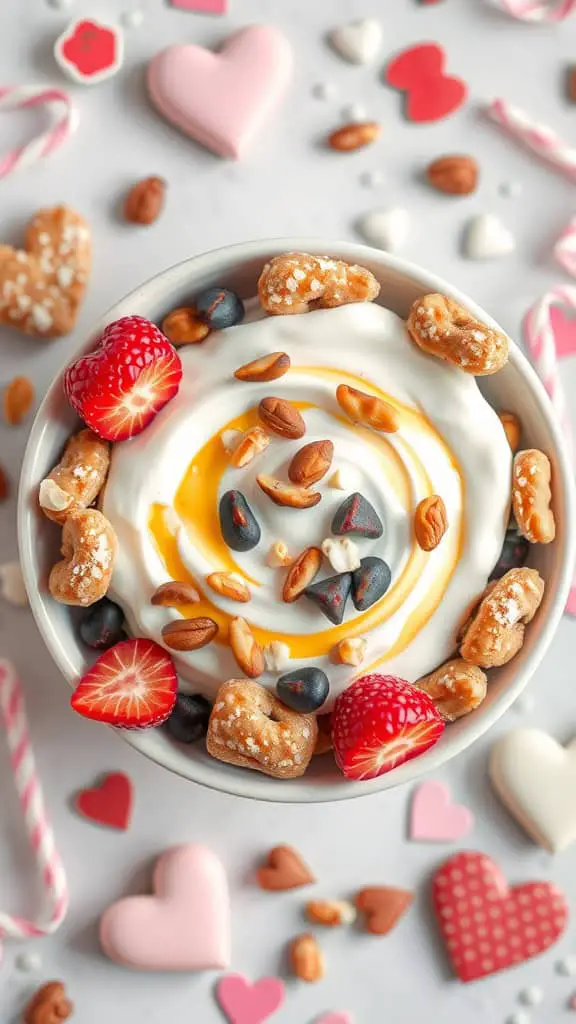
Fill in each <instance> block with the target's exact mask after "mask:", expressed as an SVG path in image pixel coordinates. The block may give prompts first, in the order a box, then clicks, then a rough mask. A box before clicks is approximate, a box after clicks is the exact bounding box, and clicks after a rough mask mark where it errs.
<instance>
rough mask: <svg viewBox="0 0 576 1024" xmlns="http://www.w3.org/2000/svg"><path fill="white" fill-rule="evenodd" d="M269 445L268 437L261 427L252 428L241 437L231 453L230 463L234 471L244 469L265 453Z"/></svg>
mask: <svg viewBox="0 0 576 1024" xmlns="http://www.w3.org/2000/svg"><path fill="white" fill-rule="evenodd" d="M269 444H270V435H269V434H267V433H266V431H265V430H263V429H262V427H252V429H251V430H247V431H246V433H245V434H243V435H242V437H241V438H240V441H239V442H238V444H237V445H236V447H235V448H234V451H233V452H232V458H231V459H230V463H231V465H232V466H234V467H235V468H236V469H244V467H245V466H248V465H250V463H251V462H252V461H253V460H254V459H255V458H256V456H257V455H260V454H261V452H263V451H265V450H266V448H267V447H268V445H269Z"/></svg>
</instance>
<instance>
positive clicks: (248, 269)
mask: <svg viewBox="0 0 576 1024" xmlns="http://www.w3.org/2000/svg"><path fill="white" fill-rule="evenodd" d="M290 250H296V251H308V252H313V253H317V254H324V253H329V254H330V255H331V256H335V257H339V258H341V259H344V260H347V261H349V262H351V263H360V264H362V265H364V266H366V267H369V268H370V270H371V271H372V272H373V273H374V274H375V275H376V277H377V278H378V280H379V281H380V283H381V285H382V292H381V297H380V298H381V302H382V303H383V304H385V305H386V306H388V307H390V308H391V309H393V310H394V311H395V312H396V313H398V314H400V316H402V317H405V316H406V315H407V313H408V310H409V307H410V305H411V304H412V302H413V301H414V299H415V298H417V297H418V296H419V295H422V294H424V293H426V292H444V293H446V294H448V295H451V296H452V297H453V298H454V299H456V300H457V301H458V302H461V303H463V304H464V305H466V306H468V307H469V308H470V309H471V310H472V311H473V312H474V313H475V314H476V315H477V316H478V317H479V318H480V319H482V320H485V321H487V322H488V323H493V321H492V320H491V318H490V317H489V316H487V314H486V313H485V312H484V311H483V310H482V309H480V308H479V307H478V306H476V305H475V303H473V302H472V301H471V300H470V299H469V298H468V297H467V296H466V295H463V294H461V293H459V292H458V291H457V290H456V289H455V288H452V287H451V286H450V285H448V284H447V283H446V282H445V281H442V280H440V279H439V278H437V277H435V276H434V275H432V274H429V273H427V272H426V271H424V270H421V269H420V268H419V267H416V266H413V265H411V264H408V263H405V262H404V261H402V260H399V259H396V258H395V257H392V256H389V255H387V254H386V253H383V252H380V251H377V250H374V249H369V248H367V247H365V246H361V245H353V244H348V243H344V242H331V241H326V242H322V243H321V244H319V243H318V241H312V240H310V239H302V238H287V239H279V240H272V241H257V242H248V243H246V244H243V245H234V246H230V247H227V248H224V249H219V250H216V251H215V252H209V253H206V254H205V255H203V256H197V257H194V258H193V259H190V260H187V261H186V262H185V263H181V264H179V265H178V266H176V267H172V268H171V269H170V270H166V271H165V272H164V273H163V274H160V275H159V276H158V277H155V278H153V280H151V281H149V282H148V283H147V284H144V285H142V287H141V288H138V289H137V290H136V291H135V292H132V294H131V295H129V296H128V297H127V298H125V299H123V300H122V301H121V302H119V303H118V305H116V306H114V308H113V309H111V310H110V311H109V313H108V314H107V315H106V317H105V318H104V320H103V321H102V323H101V324H100V325H98V327H97V328H96V332H95V333H98V332H99V330H100V329H101V328H102V327H103V326H104V324H105V323H109V322H110V321H112V320H116V319H117V318H118V317H121V316H125V315H126V314H129V313H139V314H141V315H143V316H146V317H148V318H149V319H151V320H154V321H156V322H161V321H162V318H163V316H164V315H165V314H166V313H167V312H168V311H169V310H170V309H174V308H175V307H176V306H181V305H185V304H186V303H187V302H189V301H190V299H191V297H192V296H194V294H195V293H196V292H198V291H199V290H200V289H201V288H205V287H206V286H207V285H224V286H228V287H230V288H233V289H234V290H235V291H237V292H239V293H240V295H242V296H243V297H247V296H250V295H253V294H254V293H255V289H256V281H257V278H258V275H259V272H260V270H261V268H262V266H263V264H264V262H265V261H266V259H268V258H269V257H270V256H272V255H274V254H276V253H281V252H286V251H290ZM91 345H92V339H89V340H88V341H87V342H86V343H85V344H84V345H83V346H81V348H80V350H79V351H78V352H77V353H74V354H73V353H70V355H69V357H68V360H67V361H69V360H70V358H71V357H72V355H76V356H77V355H79V354H80V352H83V351H86V350H87V349H89V348H90V347H91ZM239 361H240V362H241V361H242V360H241V359H240V360H239ZM481 383H482V388H483V390H485V393H486V395H487V396H488V398H489V400H490V401H491V402H492V404H493V405H494V406H495V408H497V409H498V408H501V409H508V410H512V411H513V412H516V413H517V415H518V416H519V417H520V420H521V422H522V424H523V425H524V429H525V433H526V440H527V443H528V444H529V445H530V446H533V447H535V448H541V449H542V450H543V451H545V452H546V453H547V454H548V455H549V457H550V458H551V460H552V464H553V482H554V483H553V489H554V507H555V511H556V520H557V523H558V532H557V538H556V541H555V542H554V543H553V544H550V545H547V546H535V547H534V548H533V549H532V550H531V553H530V563H529V564H530V565H533V566H534V567H536V568H537V569H539V571H540V572H541V574H542V575H543V577H544V578H545V580H546V583H547V587H546V594H545V597H544V601H543V603H542V606H541V608H540V611H539V612H538V615H537V617H536V619H535V621H534V622H533V623H532V625H531V626H530V627H529V630H528V633H527V638H526V642H525V644H524V647H523V648H522V651H521V652H520V654H519V655H518V656H517V657H516V658H515V659H514V660H513V661H512V662H510V663H509V664H508V665H505V666H504V667H503V668H501V669H497V670H494V671H492V672H491V673H490V685H489V690H488V696H487V698H486V700H485V701H484V703H483V704H482V706H481V707H480V708H479V709H478V710H477V711H476V712H474V713H473V714H471V715H469V716H467V717H466V718H463V719H461V720H460V721H459V722H457V723H455V724H454V725H451V726H449V727H448V728H447V729H446V731H445V733H444V736H443V738H442V740H441V741H440V742H439V743H438V744H437V745H436V746H435V747H433V748H432V749H431V750H430V751H428V753H426V754H424V755H423V756H421V757H418V758H416V759H414V760H413V761H409V762H408V763H407V764H405V765H403V766H402V767H400V768H398V769H396V771H393V772H390V773H389V774H387V775H383V776H381V777H380V778H378V779H374V780H373V781H371V782H360V783H355V782H347V781H346V780H345V779H344V778H343V777H342V776H341V775H340V773H339V772H338V770H337V768H336V767H335V765H334V763H333V761H332V759H331V758H329V757H320V758H314V759H313V762H312V766H311V768H310V769H309V771H308V772H307V773H306V775H305V776H304V777H303V778H302V779H295V780H290V781H278V780H276V779H271V778H268V777H267V776H265V775H261V774H260V773H259V772H253V771H248V770H245V769H240V768H234V767H230V766H228V765H224V764H222V763H220V762H219V761H215V760H213V759H212V758H211V757H209V756H208V754H206V752H205V750H204V749H203V744H202V743H199V744H196V745H192V746H191V747H184V746H179V745H176V744H174V743H173V742H172V741H171V740H170V739H169V737H168V736H167V735H166V734H165V733H164V731H163V730H161V729H156V730H152V729H151V730H148V731H144V732H124V731H122V732H121V735H122V737H123V738H124V739H125V740H126V741H127V742H128V743H130V744H131V745H132V746H133V747H135V748H136V750H139V751H141V752H142V753H143V754H146V756H147V757H150V758H152V760H154V761H156V762H157V763H158V764H160V765H163V766H164V767H165V768H168V769H170V770H171V771H174V772H177V773H178V774H179V775H182V776H184V777H185V778H188V779H191V780H193V781H195V782H200V783H202V784H203V785H206V786H211V787H213V788H214V789H218V790H223V791H224V792H227V793H232V794H236V795H239V796H247V797H252V798H255V799H259V800H273V801H285V802H294V803H296V802H313V801H328V800H343V799H347V798H350V797H355V796H360V795H364V796H365V795H367V794H369V793H374V792H377V791H378V790H382V789H388V788H390V787H392V786H399V785H401V784H402V783H405V782H409V781H413V780H415V779H418V778H420V777H421V776H423V775H426V774H428V772H430V771H434V770H435V769H437V768H438V767H439V765H441V764H443V763H444V762H445V761H448V760H449V759H450V758H451V757H454V755H455V754H458V753H459V752H460V751H461V750H464V749H465V748H466V747H468V746H469V745H470V744H471V743H473V742H474V740H476V739H477V738H478V737H479V736H481V735H482V733H484V732H485V731H486V730H487V729H489V728H490V726H491V725H492V724H493V723H494V722H495V721H496V720H497V719H498V718H500V716H501V715H502V714H503V713H504V712H505V711H506V709H507V708H508V707H509V706H510V704H511V703H512V702H513V701H514V700H515V699H516V698H517V697H518V695H519V694H520V693H521V691H522V690H523V689H524V687H525V686H526V684H527V682H528V680H529V679H530V677H531V676H532V674H533V672H534V671H535V669H536V668H537V666H538V664H539V662H540V661H541V659H542V657H543V656H544V653H545V651H546V649H547V647H548V645H549V644H550V642H551V640H552V637H553V636H554V632H555V630H556V627H557V625H558V622H559V619H560V616H561V615H562V611H563V608H564V605H565V603H566V598H567V594H568V589H569V586H570V579H571V573H572V565H573V561H574V537H575V529H574V523H575V500H574V486H573V480H572V474H571V469H570V465H569V462H568V459H567V456H566V452H565V449H564V447H563V441H562V437H561V432H560V429H559V426H558V423H557V421H556V419H555V416H554V414H553V411H552V408H551V405H550V402H549V399H548V397H547V395H546V393H545V391H544V388H543V387H542V385H541V384H540V382H539V380H538V378H537V377H536V374H535V373H534V371H533V370H532V368H531V366H530V365H529V363H528V362H527V360H526V359H525V358H524V356H523V355H522V354H521V352H520V351H519V349H518V348H517V347H516V346H515V345H513V346H512V349H511V353H510V362H509V364H508V365H507V366H506V368H505V369H504V370H503V371H502V372H501V373H498V374H496V375H495V376H494V377H485V378H482V381H481ZM75 427H77V421H76V418H75V416H74V414H73V413H72V411H71V409H70V408H69V407H68V404H67V402H66V400H65V399H64V396H63V393H62V384H61V374H59V375H58V376H57V377H56V379H55V381H54V382H53V384H52V386H51V387H50V388H49V390H48V393H47V394H46V396H45V398H44V401H43V402H42V405H41V406H40V409H39V410H38V414H37V416H36V420H35V422H34V425H33V427H32V431H31V433H30V439H29V442H28V447H27V449H26V453H25V457H24V462H23V466H22V474H21V481H20V494H19V509H18V527H19V541H20V555H21V561H22V569H23V572H24V578H25V581H26V586H27V589H28V593H29V596H30V603H31V606H32V611H33V613H34V617H35V619H36V622H37V623H38V626H39V629H40V632H41V633H42V636H43V637H44V640H45V642H46V644H47V646H48V649H49V651H50V653H51V654H52V657H53V658H54V660H55V661H56V664H57V665H58V667H59V668H60V670H61V672H62V674H63V675H64V677H65V678H66V679H67V680H68V682H69V683H70V684H74V683H75V682H76V680H77V679H78V678H79V676H81V675H82V673H83V672H84V670H85V669H86V666H87V663H88V661H89V660H91V659H90V657H89V652H88V651H87V649H86V648H85V647H84V646H83V645H82V644H81V643H80V642H79V639H78V633H77V630H76V628H75V618H76V615H77V613H76V612H75V611H74V610H70V609H69V608H66V607H65V606H64V605H61V604H58V603H57V602H56V601H54V600H53V599H52V598H51V597H50V594H49V593H48V592H47V587H46V579H47V573H48V569H49V567H50V566H51V565H52V564H53V563H54V561H55V560H56V554H57V542H58V534H57V531H56V530H55V528H54V525H53V524H51V523H49V522H48V521H47V520H46V519H45V518H44V517H43V516H42V515H41V514H40V513H39V511H38V508H37V493H38V484H39V482H40V480H41V479H42V478H43V477H44V476H45V474H46V473H47V472H48V471H49V470H50V469H51V467H52V466H53V465H54V464H55V462H57V461H58V458H59V455H60V452H61V449H62V447H63V445H64V443H65V441H66V438H67V437H68V435H69V434H70V433H71V432H72V430H73V429H74V428H75ZM486 500H487V501H490V495H489V494H487V495H486Z"/></svg>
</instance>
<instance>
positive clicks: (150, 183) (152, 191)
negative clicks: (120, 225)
mask: <svg viewBox="0 0 576 1024" xmlns="http://www.w3.org/2000/svg"><path fill="white" fill-rule="evenodd" d="M165 194H166V182H165V181H164V179H163V178H154V177H153V178H144V180H143V181H138V182H137V183H136V184H135V185H133V187H132V188H131V189H130V191H129V193H128V195H127V196H126V202H125V203H124V217H125V218H126V220H128V221H130V223H131V224H153V223H154V221H155V220H157V219H158V217H159V216H160V213H161V211H162V207H163V206H164V197H165Z"/></svg>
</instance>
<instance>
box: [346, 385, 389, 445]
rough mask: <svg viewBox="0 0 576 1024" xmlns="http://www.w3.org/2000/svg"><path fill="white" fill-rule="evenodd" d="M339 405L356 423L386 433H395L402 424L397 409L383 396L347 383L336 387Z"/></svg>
mask: <svg viewBox="0 0 576 1024" xmlns="http://www.w3.org/2000/svg"><path fill="white" fill-rule="evenodd" d="M336 399H337V401H338V405H339V406H340V408H341V409H343V410H344V412H345V413H346V415H347V416H349V417H350V419H351V420H354V422H355V423H361V424H362V425H363V426H366V427H372V428H373V429H374V430H382V431H383V432H384V433H386V434H394V433H396V431H397V430H398V428H399V426H400V418H399V416H398V413H397V412H396V409H394V407H393V406H391V405H389V404H388V402H384V401H382V399H381V398H375V397H374V395H368V394H366V392H365V391H358V390H357V389H356V388H350V387H348V385H347V384H339V385H338V387H337V388H336Z"/></svg>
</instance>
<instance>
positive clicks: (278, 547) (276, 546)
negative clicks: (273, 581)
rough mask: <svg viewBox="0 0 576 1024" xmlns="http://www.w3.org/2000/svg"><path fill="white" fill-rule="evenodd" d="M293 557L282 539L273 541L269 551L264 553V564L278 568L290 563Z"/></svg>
mask: <svg viewBox="0 0 576 1024" xmlns="http://www.w3.org/2000/svg"><path fill="white" fill-rule="evenodd" d="M293 561H294V559H293V558H292V555H290V554H289V553H288V548H287V547H286V544H285V543H284V541H283V540H276V541H274V543H273V545H272V547H271V548H270V551H269V552H268V554H267V555H266V565H269V566H270V568H271V569H278V568H280V566H287V565H292V562H293Z"/></svg>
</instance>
